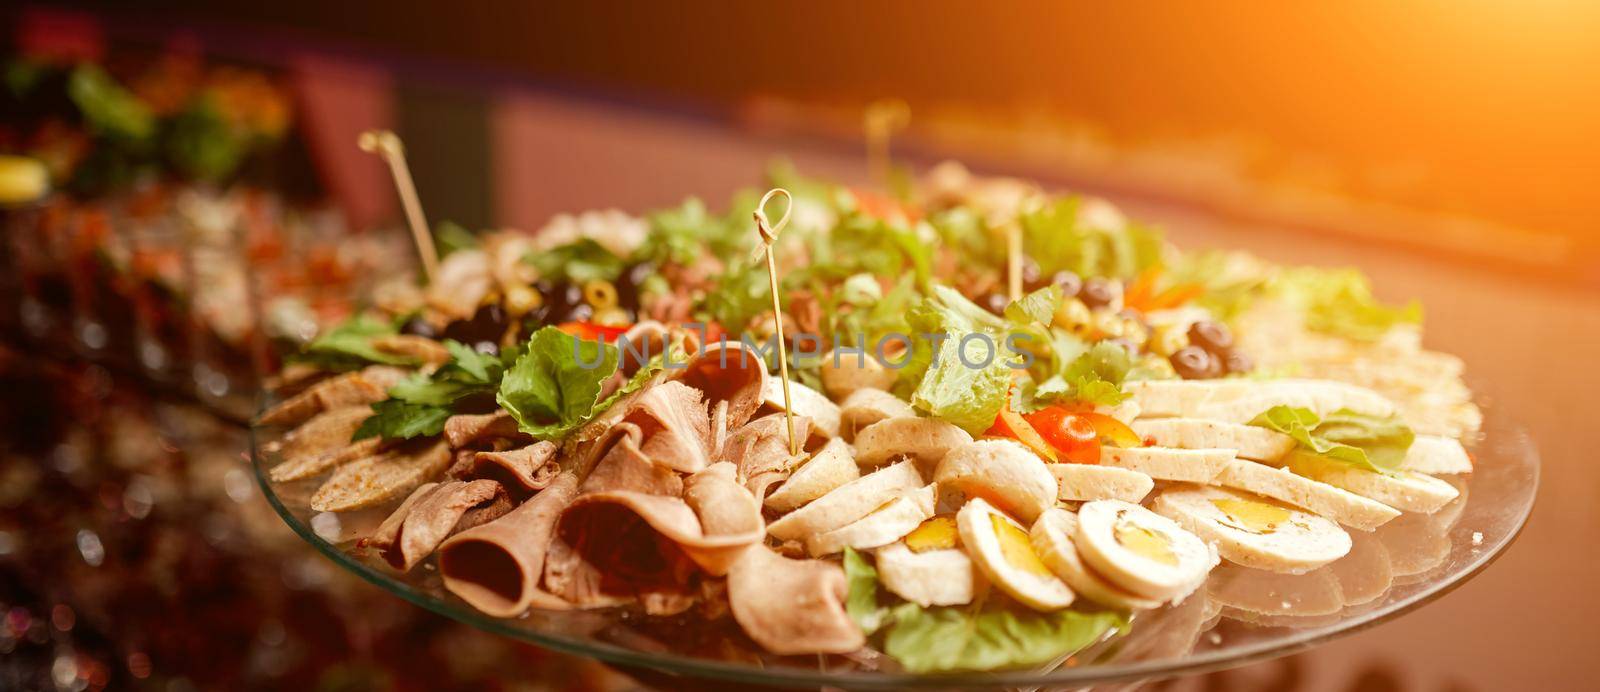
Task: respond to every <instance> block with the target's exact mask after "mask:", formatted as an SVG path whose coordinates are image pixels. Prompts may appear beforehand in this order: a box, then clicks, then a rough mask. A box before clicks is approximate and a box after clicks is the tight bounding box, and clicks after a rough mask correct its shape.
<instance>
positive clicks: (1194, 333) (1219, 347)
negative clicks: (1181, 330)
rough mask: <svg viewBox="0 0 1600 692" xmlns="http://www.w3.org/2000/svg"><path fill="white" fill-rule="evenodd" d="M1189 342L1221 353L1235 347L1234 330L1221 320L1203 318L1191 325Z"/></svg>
mask: <svg viewBox="0 0 1600 692" xmlns="http://www.w3.org/2000/svg"><path fill="white" fill-rule="evenodd" d="M1189 343H1191V344H1194V345H1196V346H1199V347H1200V348H1203V349H1205V350H1207V351H1210V352H1212V353H1215V354H1218V355H1221V354H1223V353H1224V352H1226V351H1227V350H1228V349H1230V348H1233V332H1230V331H1228V325H1225V324H1223V323H1221V322H1213V321H1211V320H1201V321H1199V322H1196V323H1194V325H1193V326H1191V327H1189Z"/></svg>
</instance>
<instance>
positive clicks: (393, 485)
mask: <svg viewBox="0 0 1600 692" xmlns="http://www.w3.org/2000/svg"><path fill="white" fill-rule="evenodd" d="M449 466H450V447H449V446H448V445H446V444H445V442H444V440H439V441H438V442H435V443H433V444H430V445H428V446H426V447H422V448H420V449H419V448H415V447H408V448H406V449H393V450H389V451H387V452H383V453H381V454H378V455H376V456H370V457H367V458H365V459H359V460H357V461H353V462H350V463H349V464H345V465H344V466H341V467H339V469H338V470H337V471H334V472H333V475H332V476H330V477H329V478H328V480H327V481H326V482H324V483H323V484H322V487H320V488H317V492H316V493H315V494H313V495H312V496H311V508H312V509H314V510H317V511H318V512H348V511H350V510H355V509H363V508H366V507H372V506H374V505H378V504H382V503H384V502H387V501H389V500H393V499H395V498H398V497H400V496H402V495H405V494H407V493H410V492H411V491H412V490H414V489H415V488H416V487H417V486H419V485H422V484H423V483H425V482H427V481H429V480H432V479H433V478H436V477H438V476H439V475H440V474H442V473H444V470H445V469H446V468H448V467H449Z"/></svg>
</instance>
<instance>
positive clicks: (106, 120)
mask: <svg viewBox="0 0 1600 692" xmlns="http://www.w3.org/2000/svg"><path fill="white" fill-rule="evenodd" d="M0 91H3V94H0V98H3V99H4V107H3V108H0V112H4V113H5V117H4V121H3V125H0V188H4V189H0V197H3V198H4V200H5V205H4V214H5V226H6V235H7V242H6V247H5V248H4V250H5V252H4V257H5V266H6V272H5V273H6V274H7V281H6V286H5V290H6V292H7V296H6V297H7V299H8V300H7V311H6V314H5V315H4V326H5V328H6V329H7V330H8V331H9V332H11V333H12V334H14V335H16V336H18V337H19V338H22V339H26V340H29V341H32V342H35V343H39V344H41V345H44V346H46V347H47V348H49V349H52V350H54V349H61V350H63V351H66V350H70V351H75V352H77V353H79V354H81V355H84V356H87V357H90V358H95V359H100V360H104V361H106V362H110V363H114V364H117V365H119V366H123V367H125V368H127V369H131V370H136V371H138V372H141V373H143V374H145V375H146V376H148V377H149V378H151V379H152V380H154V381H156V382H160V383H164V384H167V385H170V386H174V387H177V388H179V389H181V390H184V391H191V392H194V393H195V394H197V395H198V396H200V397H201V398H202V399H204V400H206V401H209V402H212V403H214V404H215V405H216V406H217V407H220V409H221V410H225V411H227V412H228V413H230V414H232V415H233V416H235V417H240V418H242V417H246V416H248V415H249V413H250V412H251V411H253V409H254V397H255V396H256V394H257V393H258V392H259V386H258V382H259V380H260V378H261V377H262V376H264V375H266V374H268V373H270V372H273V371H274V370H275V369H276V367H277V365H276V354H277V353H278V352H279V351H281V350H283V349H284V348H285V347H288V348H293V347H294V346H296V345H298V344H300V343H303V342H304V341H306V340H308V339H309V338H311V337H312V336H314V335H315V334H316V333H317V332H318V331H320V330H321V329H322V328H323V326H324V325H327V324H331V323H333V322H336V321H338V320H340V319H343V318H344V317H345V316H347V315H348V314H349V313H350V312H351V311H352V310H353V307H354V306H355V305H356V304H357V301H358V299H359V297H360V296H361V295H362V294H363V292H364V290H365V288H366V286H365V284H364V282H365V281H367V278H366V277H371V276H376V275H379V274H381V273H384V272H394V271H405V270H408V268H409V267H410V266H411V259H410V258H411V255H410V252H409V250H407V248H406V247H405V245H404V244H403V242H404V241H403V238H394V237H393V236H392V234H376V233H374V234H363V233H355V232H352V231H351V230H350V229H349V228H347V227H346V226H345V225H344V223H343V221H342V220H341V217H340V216H339V215H338V214H337V213H336V212H335V211H333V210H332V209H330V208H329V207H327V206H326V205H325V204H324V203H323V201H322V199H321V194H320V191H319V190H317V186H316V184H315V182H314V181H315V179H316V176H315V174H314V172H313V171H312V170H311V169H310V167H309V164H308V163H307V159H306V156H305V153H304V152H303V151H302V149H301V147H302V146H303V145H302V143H301V142H300V141H299V140H298V138H297V133H296V130H295V129H294V124H293V120H292V115H293V113H294V108H293V103H292V101H291V97H290V95H289V94H288V93H287V92H286V91H285V89H284V88H283V86H281V85H280V84H279V83H277V82H276V81H275V80H274V78H273V77H272V76H271V75H270V74H269V73H267V72H265V71H263V70H259V69H255V68H249V67H242V66H233V65H221V64H209V63H206V62H204V61H202V60H201V59H200V58H199V57H197V56H195V55H191V54H188V53H183V52H164V53H144V52H137V51H124V52H114V53H113V54H112V56H111V57H110V58H108V59H107V60H105V61H104V63H103V64H101V63H96V62H87V61H81V60H62V59H53V58H50V57H47V56H35V57H28V56H23V57H18V58H14V59H12V60H10V61H9V62H8V63H7V64H6V67H5V83H4V85H3V89H0ZM396 241H398V242H396Z"/></svg>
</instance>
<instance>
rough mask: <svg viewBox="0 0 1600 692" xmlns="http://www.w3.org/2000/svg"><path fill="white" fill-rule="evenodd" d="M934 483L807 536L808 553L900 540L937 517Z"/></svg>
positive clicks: (819, 554) (828, 552)
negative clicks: (869, 511) (935, 514)
mask: <svg viewBox="0 0 1600 692" xmlns="http://www.w3.org/2000/svg"><path fill="white" fill-rule="evenodd" d="M933 504H934V486H932V485H928V486H924V487H922V488H920V489H918V490H913V491H911V492H909V493H906V494H904V495H901V496H900V497H897V498H895V499H893V500H890V501H889V502H888V504H885V505H884V506H882V507H879V508H878V509H876V510H873V512H872V513H871V514H868V515H867V516H864V517H862V518H860V519H857V520H855V521H853V522H850V523H849V524H845V525H844V526H841V527H839V528H837V529H834V530H832V531H829V532H827V533H819V534H815V535H812V536H807V537H806V540H805V544H806V552H807V553H810V554H811V556H812V557H822V556H824V555H833V554H835V553H839V552H842V551H844V549H845V548H847V547H848V548H855V549H856V550H867V549H870V548H876V547H878V546H882V545H888V544H890V543H893V542H895V541H898V540H900V538H901V537H903V536H905V535H906V534H908V533H911V531H912V530H913V529H916V528H917V526H919V525H921V524H922V521H923V520H924V519H927V518H928V517H931V516H933Z"/></svg>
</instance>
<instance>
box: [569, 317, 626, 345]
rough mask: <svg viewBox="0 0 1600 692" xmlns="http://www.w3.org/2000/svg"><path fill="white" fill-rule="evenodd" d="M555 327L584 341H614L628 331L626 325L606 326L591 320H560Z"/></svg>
mask: <svg viewBox="0 0 1600 692" xmlns="http://www.w3.org/2000/svg"><path fill="white" fill-rule="evenodd" d="M556 328H557V329H560V330H561V331H563V332H566V333H568V334H571V335H573V336H575V337H578V338H579V339H583V340H584V341H600V342H603V343H615V342H616V340H617V337H619V336H622V335H623V333H625V332H627V331H628V328H627V327H608V326H605V325H603V324H595V323H593V322H562V323H561V324H560V325H557V326H556Z"/></svg>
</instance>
